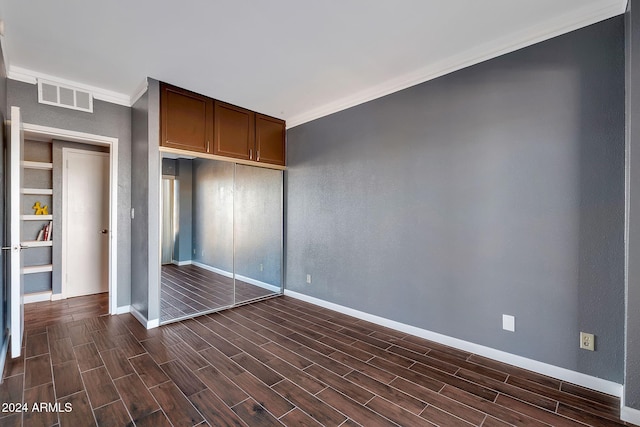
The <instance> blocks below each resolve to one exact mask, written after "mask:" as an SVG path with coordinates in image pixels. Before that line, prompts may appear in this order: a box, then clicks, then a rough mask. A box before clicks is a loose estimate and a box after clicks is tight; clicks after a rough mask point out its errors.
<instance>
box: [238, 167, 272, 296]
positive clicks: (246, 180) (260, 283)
mask: <svg viewBox="0 0 640 427" xmlns="http://www.w3.org/2000/svg"><path fill="white" fill-rule="evenodd" d="M282 188H283V183H282V172H281V171H278V170H272V169H264V168H257V167H253V166H245V165H239V164H238V165H236V173H235V186H234V199H233V200H234V203H233V205H234V209H233V215H234V242H235V245H234V246H235V303H236V304H242V303H244V302H247V301H251V300H254V299H258V298H263V297H266V296H270V295H274V294H279V293H281V292H282V235H283V225H282V224H283V219H282V218H283V216H282Z"/></svg>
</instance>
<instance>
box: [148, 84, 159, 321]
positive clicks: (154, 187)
mask: <svg viewBox="0 0 640 427" xmlns="http://www.w3.org/2000/svg"><path fill="white" fill-rule="evenodd" d="M147 82H148V84H149V89H148V92H147V93H148V94H149V103H148V106H149V134H148V135H149V141H148V144H149V159H148V165H149V170H148V176H147V180H148V182H149V195H148V199H147V203H148V206H149V209H148V219H149V234H148V236H147V240H148V242H149V261H148V263H149V283H148V286H149V291H148V292H149V312H148V317H147V319H148V320H150V321H156V320H158V321H159V319H160V206H161V205H160V203H161V198H160V194H161V193H160V184H161V174H162V165H161V160H162V159H161V157H160V151H159V147H160V83H159V82H158V81H157V80H154V79H147Z"/></svg>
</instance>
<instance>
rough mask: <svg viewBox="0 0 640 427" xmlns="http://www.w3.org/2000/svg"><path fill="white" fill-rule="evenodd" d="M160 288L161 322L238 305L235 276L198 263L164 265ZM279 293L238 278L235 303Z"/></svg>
mask: <svg viewBox="0 0 640 427" xmlns="http://www.w3.org/2000/svg"><path fill="white" fill-rule="evenodd" d="M160 290H161V292H160V322H161V323H165V322H169V321H172V320H176V319H182V318H184V317H187V316H194V315H196V314H199V313H204V312H209V311H212V310H216V309H220V308H223V307H229V306H231V305H233V304H234V285H233V279H232V278H230V277H227V276H223V275H221V274H218V273H215V272H213V271H209V270H206V269H204V268H201V267H197V266H195V265H185V266H180V267H179V266H177V265H174V264H166V265H163V266H162V278H161V289H160ZM275 294H276V292H274V291H273V290H271V289H266V288H264V287H260V286H255V285H252V284H249V283H246V282H243V281H240V280H238V279H236V283H235V304H239V303H242V302H246V301H251V300H255V299H258V298H263V297H267V296H271V295H275Z"/></svg>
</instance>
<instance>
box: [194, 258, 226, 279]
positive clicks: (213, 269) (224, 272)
mask: <svg viewBox="0 0 640 427" xmlns="http://www.w3.org/2000/svg"><path fill="white" fill-rule="evenodd" d="M191 265H195V266H196V267H200V268H204V269H205V270H209V271H213V272H214V273H218V274H219V275H221V276H224V277H229V278H233V273H231V272H229V271H225V270H220V269H219V268H215V267H211V266H210V265H207V264H203V263H201V262H198V261H191Z"/></svg>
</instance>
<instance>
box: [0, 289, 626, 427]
mask: <svg viewBox="0 0 640 427" xmlns="http://www.w3.org/2000/svg"><path fill="white" fill-rule="evenodd" d="M106 307H107V298H106V296H105V295H98V296H94V297H82V298H74V299H69V300H66V301H59V302H54V303H38V304H31V305H28V306H27V307H26V309H25V318H26V338H25V347H24V355H23V357H21V358H18V359H16V360H10V361H8V363H7V365H6V368H5V375H4V382H3V383H2V384H1V385H0V401H1V402H3V403H10V402H15V403H20V402H25V403H27V404H28V407H29V411H28V412H24V413H11V412H3V413H0V425H2V426H3V427H8V426H19V425H24V426H36V425H37V426H55V425H59V426H62V427H64V426H72V427H82V426H90V425H96V424H97V425H101V426H102V425H104V426H124V425H133V423H134V422H135V425H137V426H154V427H161V426H172V425H173V426H193V425H198V426H205V425H211V426H225V425H227V426H244V425H247V426H270V425H282V424H284V425H290V426H293V425H305V426H312V425H327V426H332V425H333V426H338V425H340V426H354V425H358V424H359V425H364V426H382V425H402V426H418V425H440V426H472V425H475V426H506V425H526V426H545V425H554V426H584V425H593V426H615V425H621V423H620V421H619V419H618V415H619V414H618V410H619V409H618V408H619V400H618V399H617V398H615V397H612V396H608V395H605V394H602V393H598V392H594V391H591V390H588V389H585V388H582V387H578V386H575V385H572V384H569V383H566V382H563V381H560V380H557V379H553V378H549V377H545V376H542V375H539V374H535V373H532V372H528V371H524V370H522V369H519V368H515V367H512V366H509V365H505V364H502V363H499V362H495V361H492V360H489V359H486V358H483V357H479V356H477V355H473V354H469V353H466V352H463V351H459V350H456V349H453V348H449V347H445V346H442V345H439V344H436V343H433V342H430V341H426V340H423V339H420V338H416V337H414V336H410V335H406V334H403V333H400V332H397V331H393V330H389V329H385V328H383V327H380V326H376V325H373V324H371V323H367V322H364V321H361V320H357V319H354V318H351V317H349V316H346V315H343V314H339V313H335V312H332V311H330V310H327V309H323V308H319V307H316V306H313V305H310V304H306V303H304V302H300V301H298V300H295V299H292V298H289V297H280V298H272V299H268V300H264V301H261V302H256V303H253V304H249V305H245V306H242V307H238V308H235V309H232V310H226V311H221V312H218V313H215V314H211V315H207V316H201V317H198V318H195V319H190V320H187V321H182V322H177V323H172V324H169V325H165V326H162V327H160V328H156V329H152V330H145V329H144V328H143V327H142V326H141V325H140V324H139V323H138V321H137V320H136V319H135V318H133V317H132V316H131V315H129V314H125V315H120V316H108V315H102V314H104V313H106ZM34 402H38V403H41V402H43V403H47V402H50V403H54V402H58V403H60V404H61V409H63V410H64V408H65V406H64V405H65V404H67V403H69V404H71V406H72V408H73V410H72V411H71V412H59V413H58V412H34V411H32V410H31V409H32V405H33V403H34Z"/></svg>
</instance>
